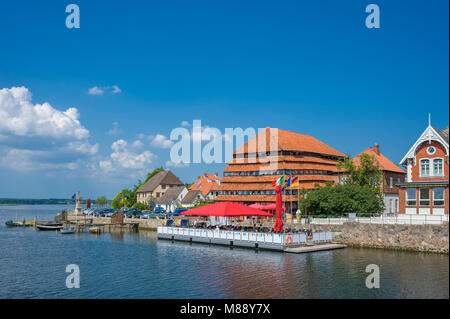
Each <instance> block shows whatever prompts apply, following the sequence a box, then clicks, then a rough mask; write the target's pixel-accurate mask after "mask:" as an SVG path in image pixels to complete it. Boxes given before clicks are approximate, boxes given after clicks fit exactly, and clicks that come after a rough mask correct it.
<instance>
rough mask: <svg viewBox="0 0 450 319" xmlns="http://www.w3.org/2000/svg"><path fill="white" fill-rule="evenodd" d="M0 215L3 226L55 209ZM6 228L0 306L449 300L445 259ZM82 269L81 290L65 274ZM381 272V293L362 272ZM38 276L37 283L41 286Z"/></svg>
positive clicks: (1, 211)
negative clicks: (22, 302) (24, 301)
mask: <svg viewBox="0 0 450 319" xmlns="http://www.w3.org/2000/svg"><path fill="white" fill-rule="evenodd" d="M32 209H33V207H26V208H24V207H21V208H20V209H19V208H18V207H14V208H13V209H8V208H5V207H0V220H2V219H3V220H7V219H8V218H14V217H15V215H16V212H18V211H19V212H20V214H18V215H19V216H20V217H23V216H25V215H23V214H25V213H28V214H29V216H33V215H34V214H36V215H45V214H47V215H46V216H54V214H55V213H56V212H57V211H60V208H58V207H56V208H55V207H46V208H45V209H44V208H43V207H39V209H38V211H37V212H36V211H33V210H32ZM3 225H4V223H3V224H2V225H0V248H1V249H0V261H1V262H0V298H448V297H449V292H448V291H449V285H448V282H449V275H448V274H449V259H448V255H436V254H422V253H408V252H400V251H388V250H377V249H360V248H347V249H342V250H335V251H323V252H316V253H308V254H299V255H297V254H283V253H279V252H270V251H256V250H252V249H244V248H233V249H230V248H229V247H222V246H210V245H207V244H189V243H183V242H171V241H165V240H157V238H156V233H155V232H152V231H139V233H132V232H120V231H115V232H112V233H104V234H101V235H99V236H93V235H91V234H89V233H83V234H73V235H57V234H56V233H53V232H39V231H35V230H34V229H31V228H6V227H4V226H3ZM71 263H75V264H77V265H79V266H80V270H81V274H82V281H81V288H80V289H67V288H66V287H65V278H66V275H67V274H66V273H65V267H66V265H68V264H71ZM368 264H377V265H379V267H380V275H381V281H380V285H381V287H380V289H367V288H366V287H365V278H366V276H367V275H368V274H367V273H366V272H365V268H366V266H367V265H368ZM36 274H39V275H38V276H37V275H36Z"/></svg>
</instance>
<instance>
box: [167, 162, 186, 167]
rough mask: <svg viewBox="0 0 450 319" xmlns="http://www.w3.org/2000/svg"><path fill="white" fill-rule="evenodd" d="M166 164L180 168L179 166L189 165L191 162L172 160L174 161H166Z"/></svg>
mask: <svg viewBox="0 0 450 319" xmlns="http://www.w3.org/2000/svg"><path fill="white" fill-rule="evenodd" d="M166 166H167V167H177V168H179V167H189V163H183V162H180V163H175V162H172V161H167V162H166Z"/></svg>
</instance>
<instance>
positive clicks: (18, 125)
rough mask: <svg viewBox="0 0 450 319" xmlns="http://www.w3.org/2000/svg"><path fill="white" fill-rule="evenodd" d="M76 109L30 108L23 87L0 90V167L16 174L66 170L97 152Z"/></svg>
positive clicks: (30, 99) (46, 104)
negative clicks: (29, 171) (16, 171)
mask: <svg viewBox="0 0 450 319" xmlns="http://www.w3.org/2000/svg"><path fill="white" fill-rule="evenodd" d="M79 118H80V114H79V112H78V110H77V109H76V108H73V107H72V108H68V109H67V110H65V111H61V110H57V109H55V108H53V107H52V106H51V105H50V104H49V103H48V102H45V103H43V104H33V103H32V94H31V92H30V91H29V90H28V89H27V88H25V87H12V88H4V89H1V90H0V164H2V166H6V167H10V168H12V169H17V170H40V169H69V170H73V169H75V168H76V167H78V166H79V162H80V160H81V159H82V158H86V157H90V156H93V155H95V154H96V153H97V152H98V149H99V146H98V144H95V145H91V144H90V143H89V141H88V138H89V131H88V130H87V129H86V128H85V127H84V126H83V125H82V124H81V123H80V121H79Z"/></svg>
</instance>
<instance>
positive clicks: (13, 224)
mask: <svg viewBox="0 0 450 319" xmlns="http://www.w3.org/2000/svg"><path fill="white" fill-rule="evenodd" d="M5 225H6V226H8V227H26V226H28V223H23V222H15V221H13V220H8V221H7V222H6V223H5Z"/></svg>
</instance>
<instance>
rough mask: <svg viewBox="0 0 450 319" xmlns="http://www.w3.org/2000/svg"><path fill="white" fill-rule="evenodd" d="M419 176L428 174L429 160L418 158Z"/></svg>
mask: <svg viewBox="0 0 450 319" xmlns="http://www.w3.org/2000/svg"><path fill="white" fill-rule="evenodd" d="M420 176H430V160H429V159H421V160H420Z"/></svg>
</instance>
